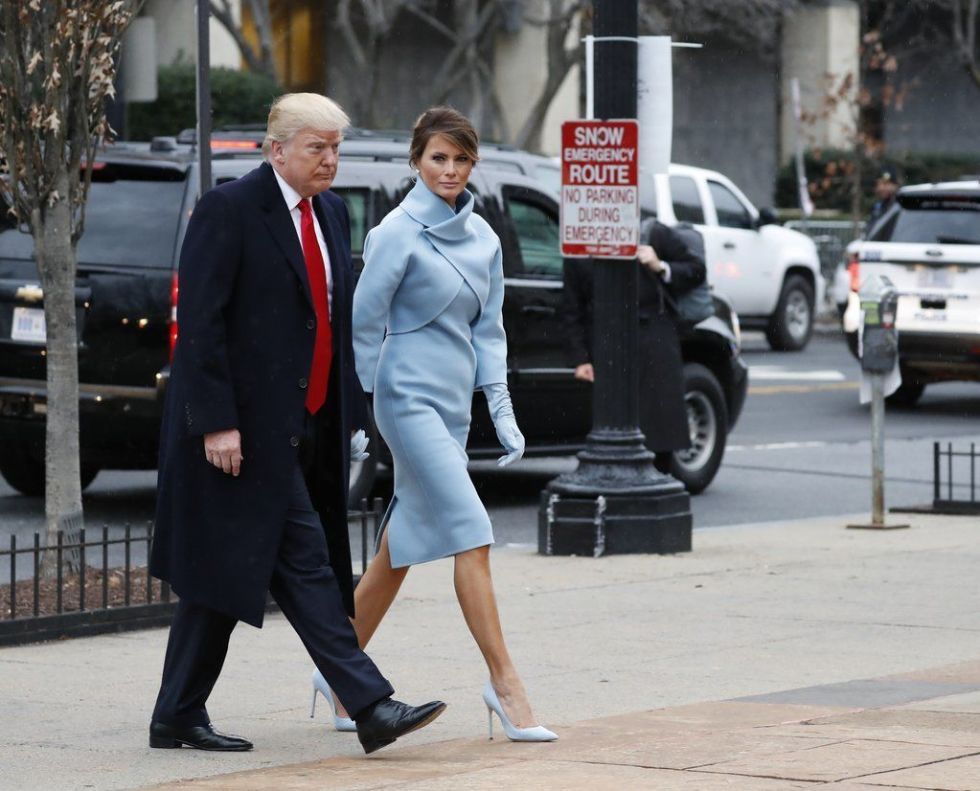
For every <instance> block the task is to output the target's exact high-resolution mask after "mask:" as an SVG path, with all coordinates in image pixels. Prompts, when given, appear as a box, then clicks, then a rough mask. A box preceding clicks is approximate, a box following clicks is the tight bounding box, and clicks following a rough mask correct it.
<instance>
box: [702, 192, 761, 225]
mask: <svg viewBox="0 0 980 791" xmlns="http://www.w3.org/2000/svg"><path fill="white" fill-rule="evenodd" d="M708 191H709V192H710V193H711V199H712V200H713V201H714V202H715V213H716V214H717V215H718V224H719V225H721V226H722V227H724V228H751V227H752V215H751V214H749V210H748V209H746V208H745V206H744V205H743V204H742V201H740V200H739V199H738V198H736V197H735V193H733V192H732V191H731V190H730V189H728V187H726V186H725V185H724V184H719V183H718V182H717V181H709V182H708Z"/></svg>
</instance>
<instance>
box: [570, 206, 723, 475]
mask: <svg viewBox="0 0 980 791" xmlns="http://www.w3.org/2000/svg"><path fill="white" fill-rule="evenodd" d="M643 230H644V238H643V241H644V242H645V244H642V245H640V246H639V249H638V250H637V258H638V259H639V261H640V276H639V292H638V295H637V299H638V302H639V324H640V328H639V348H640V352H641V353H640V359H639V361H638V363H639V366H640V369H639V382H640V430H641V431H642V432H643V434H644V435H645V437H646V445H647V447H648V448H649V449H650V450H651V451H653V452H654V453H655V454H657V462H656V464H657V467H658V468H659V469H661V470H663V471H666V469H667V468H668V467H669V465H670V454H671V453H673V452H674V451H677V450H684V449H686V448H689V447H690V445H691V439H690V434H689V432H688V425H687V411H686V408H685V406H684V360H683V358H682V357H681V344H680V339H679V337H678V333H677V323H676V308H675V306H674V300H675V299H676V298H677V297H678V296H679V295H680V294H683V293H685V292H686V291H689V290H690V289H692V288H695V287H696V286H698V285H700V284H701V283H703V282H704V279H705V276H706V269H705V265H704V259H703V258H702V257H701V256H700V255H698V254H697V253H696V252H695V251H694V250H692V249H691V248H690V246H689V245H688V244H687V243H686V242H685V241H684V238H683V237H682V236H681V235H680V234H679V233H678V232H677V231H675V230H674V229H672V228H669V227H668V226H666V225H663V224H662V223H659V222H656V221H653V222H647V223H645V224H644V228H643ZM592 293H593V292H592V266H591V264H590V263H589V260H588V259H586V258H567V259H565V268H564V292H563V297H564V300H563V302H564V305H563V308H564V318H565V326H566V328H567V330H568V339H569V345H568V348H569V354H568V361H569V363H570V364H571V365H572V366H574V368H575V378H576V379H581V380H584V381H588V382H591V381H594V378H595V374H594V371H593V367H592V332H593V326H592V313H593V311H592Z"/></svg>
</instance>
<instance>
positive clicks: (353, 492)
mask: <svg viewBox="0 0 980 791" xmlns="http://www.w3.org/2000/svg"><path fill="white" fill-rule="evenodd" d="M364 432H365V433H366V434H367V438H368V447H367V451H368V454H370V455H369V456H368V457H367V458H366V459H365V460H364V461H352V462H351V465H350V488H349V489H348V492H347V507H348V508H349V509H351V510H352V511H359V510H360V509H361V500H365V499H367V498H368V497H370V496H371V490H372V489H373V488H374V479H375V477H376V476H377V474H378V455H379V454H380V452H381V449H380V448H379V446H378V427H377V426H375V425H374V412H372V411H371V407H368V425H367V426H366V427H365V429H364Z"/></svg>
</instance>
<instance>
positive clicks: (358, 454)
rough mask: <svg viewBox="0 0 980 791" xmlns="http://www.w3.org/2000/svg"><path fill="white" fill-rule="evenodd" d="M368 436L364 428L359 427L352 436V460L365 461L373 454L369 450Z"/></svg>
mask: <svg viewBox="0 0 980 791" xmlns="http://www.w3.org/2000/svg"><path fill="white" fill-rule="evenodd" d="M367 446H368V438H367V434H365V433H364V429H362V428H359V429H358V430H357V431H355V432H354V433H353V434H351V437H350V460H351V461H352V462H354V461H364V460H365V459H366V458H367V457H368V456H370V455H371V454H370V453H368V452H367Z"/></svg>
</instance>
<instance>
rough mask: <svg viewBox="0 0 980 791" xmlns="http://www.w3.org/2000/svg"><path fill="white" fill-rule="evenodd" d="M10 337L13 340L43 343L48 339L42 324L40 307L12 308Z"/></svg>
mask: <svg viewBox="0 0 980 791" xmlns="http://www.w3.org/2000/svg"><path fill="white" fill-rule="evenodd" d="M10 338H11V340H15V341H28V342H30V343H45V342H47V339H48V334H47V330H46V327H45V324H44V311H43V310H41V309H40V308H14V321H13V324H11V326H10Z"/></svg>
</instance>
